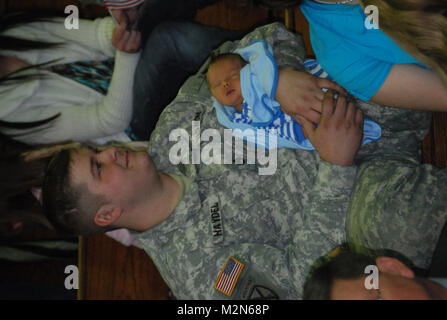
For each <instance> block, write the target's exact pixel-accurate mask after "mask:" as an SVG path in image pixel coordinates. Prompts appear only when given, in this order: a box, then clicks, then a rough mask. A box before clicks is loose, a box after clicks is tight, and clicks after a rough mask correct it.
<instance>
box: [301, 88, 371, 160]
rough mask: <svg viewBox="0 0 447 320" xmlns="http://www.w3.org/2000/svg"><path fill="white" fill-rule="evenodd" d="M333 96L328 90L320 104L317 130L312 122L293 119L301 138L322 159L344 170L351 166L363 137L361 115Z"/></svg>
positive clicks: (341, 99) (341, 97) (351, 104)
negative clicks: (305, 140)
mask: <svg viewBox="0 0 447 320" xmlns="http://www.w3.org/2000/svg"><path fill="white" fill-rule="evenodd" d="M333 95H334V92H333V91H332V90H328V91H327V92H326V94H325V96H324V100H323V103H322V114H321V119H320V122H319V124H318V127H315V126H314V124H313V123H312V122H310V121H309V120H307V119H305V118H303V117H300V116H298V117H296V120H297V121H298V122H299V123H301V125H302V127H303V133H304V135H305V136H306V137H307V138H308V139H309V140H310V142H311V143H312V144H313V146H314V147H315V149H316V150H317V151H318V153H319V154H320V157H321V159H323V160H325V161H327V162H330V163H333V164H337V165H343V166H349V165H352V164H353V163H354V157H355V154H356V153H357V151H358V150H359V148H360V145H361V142H362V136H363V113H362V111H361V110H360V109H358V108H357V107H355V106H354V104H353V103H352V102H350V103H347V102H346V98H345V97H344V96H341V95H340V96H339V97H338V100H337V102H336V103H335V101H334V97H333Z"/></svg>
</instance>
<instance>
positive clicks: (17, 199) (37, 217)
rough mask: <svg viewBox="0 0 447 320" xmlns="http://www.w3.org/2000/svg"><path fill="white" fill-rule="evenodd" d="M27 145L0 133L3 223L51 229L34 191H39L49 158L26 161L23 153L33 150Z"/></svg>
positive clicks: (0, 209) (0, 191) (0, 216)
mask: <svg viewBox="0 0 447 320" xmlns="http://www.w3.org/2000/svg"><path fill="white" fill-rule="evenodd" d="M35 148H36V147H31V146H29V145H27V144H25V143H22V142H19V141H15V140H13V139H11V138H10V137H8V136H6V135H4V134H1V133H0V176H1V177H2V179H1V180H0V222H10V221H21V222H25V223H28V222H30V223H37V224H40V225H43V226H45V227H48V228H50V227H51V226H50V224H49V222H48V220H47V219H46V217H45V215H44V213H43V210H42V206H41V205H40V202H39V201H38V200H37V199H36V197H34V196H33V194H32V192H31V190H32V188H40V187H41V186H42V183H43V179H44V170H45V167H46V166H47V164H48V158H40V159H35V160H33V161H25V159H24V157H23V156H22V154H23V153H24V152H27V151H31V150H33V149H35Z"/></svg>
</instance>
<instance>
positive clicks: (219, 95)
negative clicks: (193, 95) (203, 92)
mask: <svg viewBox="0 0 447 320" xmlns="http://www.w3.org/2000/svg"><path fill="white" fill-rule="evenodd" d="M246 64H247V62H246V61H245V60H244V59H243V58H242V57H241V56H240V55H239V54H236V53H224V54H220V55H217V56H212V58H211V62H210V65H209V67H208V72H207V74H206V79H207V82H208V86H209V88H210V90H211V93H212V95H213V96H214V98H216V100H217V101H219V102H220V103H221V104H223V105H226V106H231V107H235V108H237V109H238V110H240V106H241V104H242V102H243V97H242V92H241V83H240V71H241V69H242V68H243V67H244V66H245V65H246Z"/></svg>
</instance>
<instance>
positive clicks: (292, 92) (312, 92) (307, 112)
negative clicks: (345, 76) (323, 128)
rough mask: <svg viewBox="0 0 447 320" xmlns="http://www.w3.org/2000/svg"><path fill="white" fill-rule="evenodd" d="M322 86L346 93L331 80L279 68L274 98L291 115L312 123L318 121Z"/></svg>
mask: <svg viewBox="0 0 447 320" xmlns="http://www.w3.org/2000/svg"><path fill="white" fill-rule="evenodd" d="M322 88H328V89H333V90H335V91H338V92H339V93H341V94H346V90H344V89H343V88H342V87H340V86H339V85H338V84H336V83H335V82H333V81H331V80H328V79H323V78H319V77H316V76H313V75H310V74H308V73H306V72H304V71H296V70H293V69H291V68H281V69H280V70H279V73H278V86H277V90H276V96H275V99H276V100H277V101H278V102H279V104H280V105H281V110H282V111H284V113H286V114H288V115H290V116H291V117H295V116H296V115H300V116H302V117H304V118H306V119H307V120H309V121H311V122H313V123H318V121H320V116H321V103H322V101H323V98H324V92H323V91H321V89H322Z"/></svg>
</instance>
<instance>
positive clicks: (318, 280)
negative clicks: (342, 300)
mask: <svg viewBox="0 0 447 320" xmlns="http://www.w3.org/2000/svg"><path fill="white" fill-rule="evenodd" d="M362 252H364V253H359V252H355V251H353V250H351V249H350V248H349V246H348V245H346V244H344V245H342V246H340V252H339V253H337V254H336V255H330V254H327V255H324V256H322V257H320V258H319V259H318V260H317V261H316V262H315V263H314V264H313V266H312V268H311V271H310V272H309V274H308V276H307V279H306V282H305V284H304V290H303V299H305V300H330V297H331V289H332V284H333V283H334V281H335V280H337V279H340V280H353V279H358V278H360V277H362V276H364V275H365V268H366V267H367V266H369V265H375V264H376V259H377V258H378V257H392V258H396V259H397V260H399V261H400V262H402V263H403V264H405V265H406V266H407V267H408V268H410V269H412V270H413V271H415V273H416V274H420V275H423V273H424V270H421V269H418V268H416V267H415V266H414V264H413V263H412V262H411V260H410V259H408V258H407V257H405V256H404V255H402V254H400V253H399V252H396V251H394V250H389V249H382V250H371V249H367V248H362Z"/></svg>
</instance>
